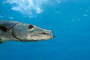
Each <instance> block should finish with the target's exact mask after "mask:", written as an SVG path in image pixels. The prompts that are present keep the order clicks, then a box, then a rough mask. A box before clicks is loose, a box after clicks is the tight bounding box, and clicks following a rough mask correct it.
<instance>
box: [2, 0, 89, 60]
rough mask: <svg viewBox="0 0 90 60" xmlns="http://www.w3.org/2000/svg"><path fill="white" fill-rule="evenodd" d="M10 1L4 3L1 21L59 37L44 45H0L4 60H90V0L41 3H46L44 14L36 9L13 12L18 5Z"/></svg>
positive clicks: (41, 43) (44, 42) (43, 42)
mask: <svg viewBox="0 0 90 60" xmlns="http://www.w3.org/2000/svg"><path fill="white" fill-rule="evenodd" d="M6 1H9V2H6ZM10 1H11V0H0V20H9V21H19V22H23V23H29V24H33V25H36V26H39V27H41V28H45V29H49V30H52V31H53V32H54V33H53V35H55V38H54V39H50V40H48V41H40V42H14V41H12V42H11V41H8V42H5V43H4V44H0V60H90V0H68V1H67V0H52V1H51V0H46V1H47V2H45V4H44V3H42V2H37V4H40V3H42V4H41V5H39V7H40V9H42V10H43V11H40V10H39V9H38V10H36V9H34V8H35V7H34V6H33V7H32V8H33V9H32V8H31V9H32V10H31V12H29V11H30V10H24V8H25V7H23V8H22V9H21V11H22V12H21V11H19V10H15V9H12V8H13V7H15V6H16V5H18V4H16V3H12V4H10ZM12 1H14V0H12ZM15 1H17V0H15ZM20 1H22V0H20ZM35 1H37V0H35ZM38 1H39V0H38ZM40 1H41V0H40ZM43 1H44V0H43ZM21 4H22V3H21ZM22 5H24V4H22ZM27 5H28V4H27ZM35 6H36V5H35ZM36 7H38V6H36ZM27 9H28V8H27ZM36 11H38V12H36ZM31 13H32V14H31Z"/></svg>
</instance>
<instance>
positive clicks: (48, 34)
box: [35, 32, 55, 38]
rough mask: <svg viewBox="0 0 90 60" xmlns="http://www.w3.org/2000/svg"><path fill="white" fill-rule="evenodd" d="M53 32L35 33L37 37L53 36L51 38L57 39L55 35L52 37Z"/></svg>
mask: <svg viewBox="0 0 90 60" xmlns="http://www.w3.org/2000/svg"><path fill="white" fill-rule="evenodd" d="M52 33H53V32H38V33H35V35H39V36H40V35H44V36H51V38H55V36H54V35H52Z"/></svg>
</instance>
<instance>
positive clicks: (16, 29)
mask: <svg viewBox="0 0 90 60" xmlns="http://www.w3.org/2000/svg"><path fill="white" fill-rule="evenodd" d="M54 37H55V36H53V35H52V31H50V30H46V29H42V28H39V27H37V26H35V25H31V24H26V23H21V22H16V21H0V43H4V42H5V41H23V42H31V41H43V40H48V39H51V38H54Z"/></svg>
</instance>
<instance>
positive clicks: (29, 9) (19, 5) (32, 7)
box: [7, 0, 48, 16]
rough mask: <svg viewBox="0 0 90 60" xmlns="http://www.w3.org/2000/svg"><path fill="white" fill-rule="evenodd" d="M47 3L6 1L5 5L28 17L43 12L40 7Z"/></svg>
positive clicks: (18, 0)
mask: <svg viewBox="0 0 90 60" xmlns="http://www.w3.org/2000/svg"><path fill="white" fill-rule="evenodd" d="M47 2H48V0H7V3H10V4H12V8H11V9H12V10H15V11H19V12H21V13H23V14H27V15H29V16H33V15H34V14H35V13H36V14H40V13H41V12H43V9H42V6H41V5H42V4H46V3H47Z"/></svg>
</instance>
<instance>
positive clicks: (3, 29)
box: [0, 24, 9, 32]
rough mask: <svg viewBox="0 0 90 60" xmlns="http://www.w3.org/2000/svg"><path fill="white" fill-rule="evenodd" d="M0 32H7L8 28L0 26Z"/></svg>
mask: <svg viewBox="0 0 90 60" xmlns="http://www.w3.org/2000/svg"><path fill="white" fill-rule="evenodd" d="M0 30H2V31H4V32H7V31H8V30H9V28H8V27H6V26H3V25H1V24H0Z"/></svg>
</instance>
